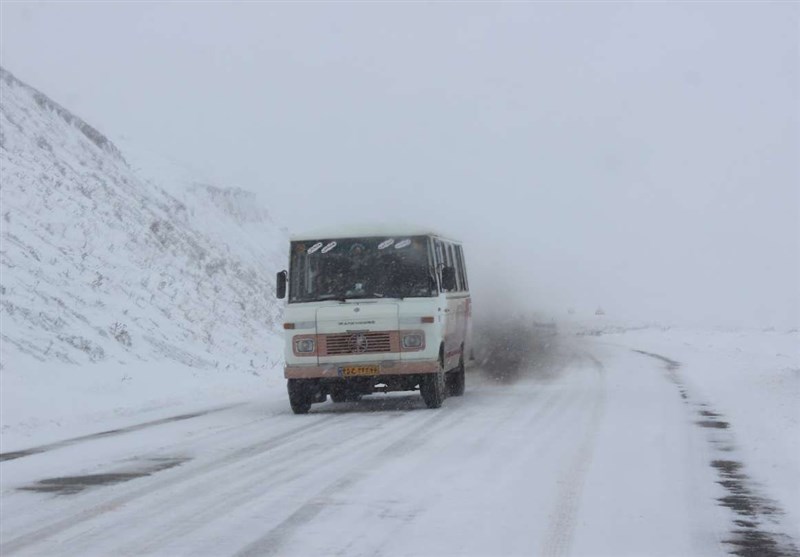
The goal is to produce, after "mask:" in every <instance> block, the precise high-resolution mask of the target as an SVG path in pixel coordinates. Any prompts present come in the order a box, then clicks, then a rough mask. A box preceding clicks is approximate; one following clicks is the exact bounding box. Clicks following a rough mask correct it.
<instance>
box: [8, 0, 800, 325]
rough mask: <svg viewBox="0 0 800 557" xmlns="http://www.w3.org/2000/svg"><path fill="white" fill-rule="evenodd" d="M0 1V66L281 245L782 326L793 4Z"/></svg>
mask: <svg viewBox="0 0 800 557" xmlns="http://www.w3.org/2000/svg"><path fill="white" fill-rule="evenodd" d="M1 6H2V8H0V9H1V10H2V13H1V14H0V15H1V16H2V23H1V25H2V51H0V63H1V64H2V65H3V66H4V67H5V68H6V69H8V70H9V71H11V72H12V73H14V74H15V75H16V76H17V77H19V78H20V79H22V80H23V81H26V82H28V83H29V84H30V85H32V86H34V87H37V88H39V89H41V90H42V91H43V92H45V93H46V94H48V95H49V96H51V97H53V98H54V99H55V100H56V101H57V102H60V103H61V104H63V105H65V106H66V107H67V108H69V109H70V110H72V111H74V112H75V113H77V114H78V115H79V116H81V117H83V118H84V119H86V120H87V121H88V122H89V123H90V124H92V125H94V126H95V127H97V128H98V129H100V130H101V131H103V132H104V133H107V134H109V135H110V136H111V137H112V138H113V137H118V136H121V135H124V136H127V137H129V138H131V140H132V141H134V142H136V143H137V144H141V145H146V146H148V147H149V148H152V149H153V150H155V151H158V152H161V153H165V154H168V155H170V156H173V157H174V158H175V159H178V160H180V161H182V162H184V163H185V164H187V165H188V166H191V167H193V168H195V169H197V173H198V177H201V176H202V177H205V178H207V179H211V180H214V181H216V182H217V183H219V184H221V185H238V186H241V187H244V188H246V189H250V190H253V191H257V192H258V193H259V195H260V196H261V197H262V199H263V200H264V201H265V203H266V204H267V205H268V207H269V208H270V210H271V212H272V214H273V215H275V217H276V218H277V219H278V220H279V221H280V222H282V223H284V224H285V225H286V226H288V227H289V228H290V230H292V231H293V232H301V231H303V230H304V229H309V228H317V227H318V226H319V225H324V226H331V225H335V224H337V223H342V224H348V223H349V224H363V223H365V222H367V223H368V222H375V221H382V222H387V221H388V222H397V223H398V224H400V225H402V224H403V223H408V222H413V223H415V224H417V225H421V226H430V227H431V228H434V229H437V230H442V231H444V232H446V233H447V234H448V235H450V236H453V237H457V238H460V239H463V240H464V241H465V249H466V254H467V260H468V266H469V268H470V272H471V275H472V283H473V285H474V286H475V291H476V300H475V306H476V308H480V307H481V304H484V305H485V306H486V305H490V304H492V303H494V302H495V301H496V300H497V298H499V297H505V298H510V299H511V300H512V301H517V300H518V299H519V298H518V296H523V297H524V298H525V299H526V300H527V301H526V304H523V305H526V306H527V307H529V308H534V309H538V310H542V311H547V312H551V313H553V314H554V315H556V316H559V315H564V314H565V313H566V310H567V308H569V307H573V308H575V309H576V310H577V311H578V312H579V313H590V312H591V311H593V310H594V308H595V307H597V306H598V305H600V306H603V307H604V308H605V310H606V312H607V313H608V315H609V317H619V318H625V319H652V320H663V321H667V322H675V323H686V324H709V325H726V326H728V325H731V326H735V325H748V326H769V325H774V326H777V327H790V326H797V324H798V322H800V162H799V161H800V156H799V155H798V154H799V153H800V132H799V130H800V107H798V99H800V54H799V47H798V44H799V43H798V41H799V37H800V33H799V32H798V29H799V28H800V27H799V25H800V5H798V4H796V3H774V4H764V3H750V4H748V3H727V4H726V3H703V4H689V3H678V4H666V3H664V4H657V3H646V4H645V3H642V4H623V3H605V4H589V3H572V4H556V3H547V4H533V3H531V4H524V3H508V4H489V3H447V4H425V3H411V4H406V3H380V4H378V3H376V4H367V3H339V4H323V3H303V4H288V3H281V4H266V3H238V4H227V3H199V2H197V3H172V4H166V3H165V4H158V3H147V4H144V3H143V4H133V3H130V4H123V3H110V2H109V3H68V2H61V3H11V2H3V3H2V5H1ZM266 271H268V272H269V273H270V274H271V273H272V272H273V269H268V270H266ZM509 293H510V294H509ZM520 307H522V306H520Z"/></svg>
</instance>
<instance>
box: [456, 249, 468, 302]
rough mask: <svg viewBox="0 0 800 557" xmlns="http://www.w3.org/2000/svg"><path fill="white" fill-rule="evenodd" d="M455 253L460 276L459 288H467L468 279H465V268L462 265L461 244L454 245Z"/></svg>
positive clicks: (465, 289)
mask: <svg viewBox="0 0 800 557" xmlns="http://www.w3.org/2000/svg"><path fill="white" fill-rule="evenodd" d="M456 255H457V256H458V267H459V275H460V276H461V290H464V291H467V290H469V281H468V280H467V268H466V266H465V265H464V251H463V250H462V249H461V246H456Z"/></svg>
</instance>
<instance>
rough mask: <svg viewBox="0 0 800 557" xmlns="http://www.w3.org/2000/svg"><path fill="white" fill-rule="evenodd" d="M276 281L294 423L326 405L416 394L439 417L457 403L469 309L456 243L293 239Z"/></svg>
mask: <svg viewBox="0 0 800 557" xmlns="http://www.w3.org/2000/svg"><path fill="white" fill-rule="evenodd" d="M277 278H278V280H277V295H278V298H281V299H282V298H285V297H286V295H287V290H288V303H287V305H286V308H285V323H284V325H283V327H284V329H285V333H286V346H285V356H286V366H285V368H284V376H285V377H286V379H287V380H288V382H287V388H288V391H289V402H290V404H291V407H292V410H293V411H294V412H295V413H296V414H305V413H307V412H308V411H309V409H310V408H311V405H312V404H313V403H315V402H324V401H325V400H326V399H327V396H328V395H330V397H331V399H332V400H333V401H334V402H345V401H353V400H358V399H359V398H360V397H361V396H362V395H365V394H370V393H374V392H389V391H413V390H417V389H418V390H419V391H420V392H421V394H422V398H423V399H424V401H425V404H426V405H427V406H428V408H438V407H440V406H441V405H442V402H443V401H444V399H445V398H446V396H448V395H452V396H461V395H462V394H463V393H464V385H465V376H464V375H465V374H464V357H465V354H467V353H468V352H467V350H468V346H469V343H470V339H471V315H472V307H471V298H470V293H469V282H468V280H467V272H466V265H465V262H464V252H463V249H462V246H461V243H459V242H457V241H454V240H449V239H447V238H444V237H442V236H439V235H436V234H432V233H410V232H409V231H406V232H405V234H402V233H401V234H374V235H358V236H357V235H352V234H350V235H348V234H333V235H325V236H322V235H317V236H301V237H294V238H292V240H291V244H290V256H289V272H288V274H287V272H286V271H281V272H279V273H278V277H277ZM287 287H288V288H287Z"/></svg>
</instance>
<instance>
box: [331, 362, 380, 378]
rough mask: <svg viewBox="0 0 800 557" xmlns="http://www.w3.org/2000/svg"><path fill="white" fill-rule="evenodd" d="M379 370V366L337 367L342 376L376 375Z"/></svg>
mask: <svg viewBox="0 0 800 557" xmlns="http://www.w3.org/2000/svg"><path fill="white" fill-rule="evenodd" d="M380 371H381V368H380V366H375V365H370V366H343V367H340V368H339V374H340V375H341V376H342V377H361V376H365V375H378V374H379V373H380Z"/></svg>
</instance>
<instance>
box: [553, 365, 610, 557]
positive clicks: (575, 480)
mask: <svg viewBox="0 0 800 557" xmlns="http://www.w3.org/2000/svg"><path fill="white" fill-rule="evenodd" d="M586 358H587V359H589V360H591V362H592V365H593V367H594V368H595V371H596V377H595V378H594V380H593V382H594V383H595V384H599V390H598V392H597V393H596V394H595V396H594V397H593V401H594V404H593V406H592V410H591V412H589V413H588V414H586V422H585V424H584V427H585V433H584V436H583V439H582V441H581V444H580V446H579V447H578V450H577V451H576V453H575V456H573V458H572V460H571V462H570V464H569V465H568V466H567V467H566V468H565V469H564V472H563V474H562V475H561V477H560V478H559V480H558V484H559V486H560V487H559V490H558V499H557V501H556V504H555V508H554V509H553V512H552V514H551V515H550V523H549V525H548V527H547V533H546V535H545V538H544V540H543V542H542V544H541V547H540V550H539V552H538V554H540V555H548V556H554V557H556V556H561V555H568V554H569V551H570V546H571V544H572V538H573V535H574V533H575V519H576V517H577V514H578V509H579V508H580V499H581V494H582V492H583V485H584V480H585V478H586V473H587V471H588V470H589V466H590V464H591V462H592V453H593V452H594V444H595V438H596V437H597V432H598V430H599V428H600V422H601V420H602V416H603V411H604V409H605V390H606V387H605V368H604V366H603V364H602V362H600V361H599V360H598V359H597V358H595V357H594V356H592V355H591V354H587V355H586Z"/></svg>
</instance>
